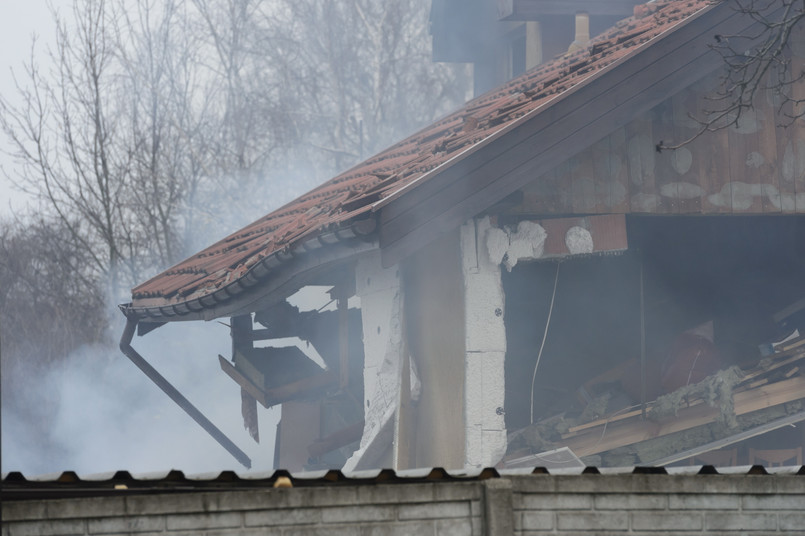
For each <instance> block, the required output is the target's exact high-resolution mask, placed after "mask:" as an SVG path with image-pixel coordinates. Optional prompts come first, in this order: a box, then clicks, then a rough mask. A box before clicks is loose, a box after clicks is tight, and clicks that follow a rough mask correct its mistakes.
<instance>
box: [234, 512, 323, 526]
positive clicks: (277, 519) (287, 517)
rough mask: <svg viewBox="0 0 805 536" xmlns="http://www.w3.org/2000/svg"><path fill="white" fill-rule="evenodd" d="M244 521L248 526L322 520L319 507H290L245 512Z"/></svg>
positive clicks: (300, 523) (308, 522)
mask: <svg viewBox="0 0 805 536" xmlns="http://www.w3.org/2000/svg"><path fill="white" fill-rule="evenodd" d="M243 521H244V524H245V525H246V526H247V527H258V526H259V527H274V526H277V525H304V524H308V525H309V524H313V523H318V522H319V521H321V510H319V509H318V508H289V509H287V510H264V511H261V512H244V514H243Z"/></svg>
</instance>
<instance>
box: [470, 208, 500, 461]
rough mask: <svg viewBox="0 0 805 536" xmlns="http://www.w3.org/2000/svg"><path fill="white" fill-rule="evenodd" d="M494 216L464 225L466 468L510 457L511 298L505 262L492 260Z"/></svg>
mask: <svg viewBox="0 0 805 536" xmlns="http://www.w3.org/2000/svg"><path fill="white" fill-rule="evenodd" d="M491 228H492V227H491V224H490V222H489V218H483V219H480V220H470V221H469V222H468V223H466V224H464V225H463V226H462V227H461V265H462V275H463V278H464V311H465V316H464V317H465V323H466V325H465V328H466V329H465V333H466V339H465V348H466V376H465V378H466V379H465V388H464V393H465V394H464V397H465V415H464V421H465V426H466V443H465V453H466V454H465V456H466V459H465V465H466V466H468V467H491V466H494V465H495V464H496V463H497V462H499V461H500V459H501V458H502V457H503V455H504V454H505V453H506V423H505V421H504V415H503V412H504V411H505V409H504V399H505V390H504V389H505V381H504V366H503V365H504V358H505V355H506V328H505V326H504V324H503V318H504V315H505V311H506V307H505V305H506V304H505V297H504V294H503V283H502V281H501V277H500V264H499V263H494V262H492V261H491V260H490V254H489V251H488V250H487V239H486V238H487V233H488V231H489V230H490V229H491Z"/></svg>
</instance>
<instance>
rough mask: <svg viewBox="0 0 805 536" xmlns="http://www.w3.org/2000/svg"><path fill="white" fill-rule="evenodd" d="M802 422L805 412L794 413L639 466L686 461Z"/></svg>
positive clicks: (656, 465) (657, 465)
mask: <svg viewBox="0 0 805 536" xmlns="http://www.w3.org/2000/svg"><path fill="white" fill-rule="evenodd" d="M804 420H805V411H801V412H799V413H794V414H793V415H787V416H785V417H783V418H781V419H775V420H773V421H771V422H767V423H765V424H762V425H760V426H755V427H753V428H750V429H749V430H744V431H743V432H740V433H737V434H734V435H731V436H729V437H725V438H723V439H719V440H716V441H712V442H710V443H705V444H704V445H699V446H698V447H696V448H693V449H688V450H684V451H682V452H677V453H676V454H672V455H671V456H667V457H665V458H660V459H658V460H653V461H650V462H647V463H643V462H641V464H643V465H649V466H654V467H660V466H663V465H668V464H669V463H674V462H678V461H681V460H686V459H688V458H691V457H693V456H696V455H697V454H702V453H705V452H709V451H711V450H716V449H721V448H724V447H728V446H730V445H734V444H735V443H740V442H741V441H746V440H747V439H751V438H753V437H757V436H759V435H762V434H766V433H769V432H771V431H773V430H777V429H778V428H783V427H784V426H793V425H794V424H796V423H799V422H802V421H804Z"/></svg>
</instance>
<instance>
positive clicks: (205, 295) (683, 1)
mask: <svg viewBox="0 0 805 536" xmlns="http://www.w3.org/2000/svg"><path fill="white" fill-rule="evenodd" d="M717 7H718V6H714V5H713V4H712V3H711V2H709V1H708V0H665V1H654V2H650V3H648V4H645V5H640V6H637V7H636V8H635V10H634V13H635V14H634V16H633V17H631V18H628V19H625V20H623V21H621V22H620V23H618V24H617V25H616V26H614V27H613V28H611V29H609V30H608V31H606V32H604V33H603V34H602V35H600V36H598V37H597V38H595V39H594V40H592V41H591V42H590V43H589V46H588V47H587V48H586V49H585V50H581V51H579V52H577V53H574V54H567V55H564V56H560V57H557V58H556V59H554V60H553V61H550V62H547V63H545V64H543V65H541V66H539V67H537V68H535V69H533V70H531V71H528V72H526V73H525V74H523V75H522V76H519V77H517V78H515V79H513V80H511V81H510V82H508V83H507V84H505V85H503V86H501V87H499V88H497V89H496V90H494V91H491V92H489V93H486V94H484V95H481V96H480V97H478V98H475V99H473V100H471V101H469V102H468V103H467V104H466V105H465V106H463V107H462V108H461V109H459V110H458V111H456V112H454V113H452V114H450V115H448V116H446V117H444V118H443V119H441V120H439V121H437V122H435V123H433V124H432V125H429V126H428V127H426V128H424V129H422V130H421V131H419V132H418V133H416V134H414V135H413V136H411V137H409V138H407V139H405V140H403V141H401V142H399V143H397V144H396V145H394V146H392V147H390V148H388V149H386V150H385V151H383V152H381V153H379V154H377V155H376V156H374V157H372V158H370V159H368V160H366V161H365V162H362V163H361V164H358V165H357V166H355V167H353V168H352V169H350V170H348V171H345V172H344V173H342V174H340V175H338V176H337V177H335V178H333V179H332V180H330V181H328V182H326V183H324V184H323V185H321V186H319V187H318V188H316V189H314V190H312V191H310V192H308V193H307V194H305V195H303V196H301V197H299V198H297V199H296V200H294V201H292V202H290V203H288V204H287V205H285V206H283V207H282V208H280V209H278V210H276V211H274V212H272V213H270V214H268V215H266V216H264V217H263V218H260V219H259V220H257V221H255V222H254V223H252V224H250V225H248V226H246V227H244V228H243V229H241V230H239V231H237V232H235V233H233V234H232V235H230V236H228V237H226V238H224V239H223V240H221V241H219V242H217V243H215V244H213V245H212V246H210V247H208V248H206V249H204V250H203V251H201V252H199V253H197V254H195V255H193V256H192V257H190V258H188V259H186V260H184V261H182V262H181V263H179V264H177V265H176V266H174V267H172V268H170V269H168V270H166V271H164V272H162V273H161V274H159V275H157V276H156V277H153V278H152V279H150V280H148V281H146V282H145V283H143V284H141V285H139V286H137V287H135V288H134V289H133V290H132V298H133V301H132V303H131V304H129V305H128V306H127V307H126V314H127V315H130V316H136V317H138V318H140V319H144V320H150V321H166V320H173V319H176V320H178V319H190V318H200V317H207V318H209V317H216V316H222V315H223V314H225V313H226V312H227V311H226V308H225V307H221V304H226V303H227V302H228V301H231V298H232V297H233V296H236V295H238V294H241V293H243V292H245V291H246V290H247V289H249V288H251V287H255V286H257V285H261V284H263V283H264V282H265V280H266V279H268V277H267V275H268V274H269V273H272V274H275V273H276V271H277V270H278V269H279V268H280V266H281V265H283V263H284V261H286V260H289V259H291V258H295V257H298V256H299V254H300V253H303V252H308V251H310V250H316V249H327V248H322V246H329V245H332V244H337V243H339V242H343V241H344V240H357V241H361V240H362V242H363V243H364V244H367V243H369V242H372V243H373V244H374V243H376V238H377V236H378V235H379V238H380V240H379V241H380V246H381V247H385V244H384V242H385V243H389V242H393V241H394V240H396V237H394V236H391V237H388V234H387V235H386V236H385V237H384V232H383V230H382V228H381V229H380V230H379V231H378V227H379V226H382V225H383V220H384V219H386V220H387V219H389V218H390V217H391V216H389V217H386V215H384V214H383V211H384V210H385V209H387V208H388V207H389V205H390V204H392V203H394V202H396V201H398V200H399V199H401V198H403V197H408V194H409V193H410V192H412V191H420V193H421V194H422V195H425V194H427V192H424V193H423V190H426V189H423V188H422V186H423V185H425V184H428V183H433V182H437V181H436V179H439V178H440V177H441V176H443V175H445V171H447V170H453V172H455V173H458V172H457V171H456V169H459V170H460V169H461V167H460V166H459V164H460V163H462V162H464V161H465V160H467V159H468V158H469V157H470V156H473V155H475V157H477V153H478V152H479V151H480V150H481V149H484V148H486V147H488V146H490V145H492V144H493V143H495V142H497V141H499V140H500V138H501V137H503V135H504V134H507V133H511V132H513V131H514V130H515V129H516V128H518V127H519V126H521V125H522V124H524V123H525V122H527V121H529V120H530V119H531V118H533V117H534V116H535V115H539V116H540V117H548V115H550V114H551V113H552V108H555V106H556V103H557V102H560V101H563V100H567V99H566V97H568V96H572V95H573V94H574V93H575V98H576V99H577V100H580V102H582V103H584V104H587V103H589V102H592V101H590V100H589V98H588V97H587V96H585V95H581V94H579V92H578V91H577V90H578V88H580V87H582V86H589V85H590V82H593V81H594V80H599V79H600V78H601V75H603V74H605V73H607V72H609V71H612V70H614V69H616V68H618V66H620V65H623V64H624V63H626V62H627V60H629V59H631V58H634V57H635V56H636V55H637V54H639V53H640V52H642V51H644V50H646V49H648V48H651V47H652V46H653V45H654V43H656V42H657V41H661V40H662V39H659V38H662V37H664V36H667V35H669V34H673V33H677V30H679V29H680V28H683V27H685V26H687V25H688V23H689V22H690V21H693V20H695V19H697V18H699V16H700V15H701V14H704V13H707V12H709V11H712V10H713V9H716V8H717ZM704 34H707V35H708V37H710V36H711V31H710V27H707V28H702V29H700V30H699V31H698V33H697V34H696V35H704ZM685 39H689V37H685ZM705 52H706V50H705ZM713 55H714V54H713ZM660 58H662V56H660ZM642 61H650V60H647V59H645V58H644V59H643V60H642ZM677 68H684V65H683V66H682V67H677ZM646 70H648V69H646ZM621 76H622V77H628V76H629V74H628V72H624V73H621ZM647 76H648V74H647ZM611 89H612V88H610V90H611ZM634 91H635V92H641V91H642V89H641V88H640V86H639V85H636V86H635V89H634ZM608 98H609V99H610V100H612V99H613V97H612V95H611V93H610V96H609V97H608ZM615 100H617V98H616V99H615ZM647 102H648V101H647ZM618 106H622V103H619V104H618ZM627 107H628V106H627ZM546 114H548V115H546ZM549 119H551V122H552V123H559V122H561V121H562V120H563V119H562V116H561V115H559V116H558V117H555V118H549ZM591 120H592V119H591ZM542 130H543V131H544V132H543V135H545V133H546V132H548V131H547V130H545V129H544V128H543V129H542ZM590 132H592V133H593V134H594V133H595V131H590ZM516 137H517V136H512V137H511V138H516ZM589 141H595V140H589ZM516 143H520V144H521V145H522V140H514V139H513V140H512V141H511V142H510V144H516ZM582 148H583V147H579V149H582ZM546 150H547V149H546ZM545 165H547V164H545ZM461 175H462V177H465V176H468V175H467V174H466V173H461ZM532 176H536V175H532ZM467 180H469V179H467ZM488 186H489V185H488V184H485V185H484V187H487V188H488ZM495 193H496V194H499V195H500V196H505V195H508V193H511V192H507V191H505V189H501V188H497V189H496V192H495ZM487 197H489V196H488V195H487ZM501 198H502V197H501ZM413 199H414V201H413V202H416V199H417V196H414V197H413ZM498 200H499V199H489V204H492V203H494V202H496V201H498ZM434 202H436V201H434ZM465 205H466V206H465V209H464V211H462V212H461V213H460V214H453V215H452V217H453V219H456V218H458V219H460V218H466V217H471V216H473V215H474V213H473V212H472V211H473V210H475V208H477V203H475V204H473V203H471V202H470V203H465ZM466 211H470V212H469V214H465V212H466ZM392 212H394V211H392ZM476 212H477V211H476ZM451 221H452V220H451ZM367 236H369V237H371V240H367V239H366V237H367ZM372 247H375V246H374V245H372ZM353 251H354V250H353ZM324 260H326V259H324ZM324 260H323V259H321V258H317V259H315V261H314V262H315V263H322V262H324ZM272 277H273V276H272Z"/></svg>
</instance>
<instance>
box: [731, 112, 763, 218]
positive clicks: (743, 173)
mask: <svg viewBox="0 0 805 536" xmlns="http://www.w3.org/2000/svg"><path fill="white" fill-rule="evenodd" d="M757 129H758V121H757V112H756V111H755V110H747V111H745V112H744V113H743V115H742V116H741V117H740V118H739V119H738V123H737V124H736V125H733V126H731V127H730V128H728V129H727V134H728V140H729V156H730V158H729V160H730V180H731V181H732V184H733V199H732V211H733V212H734V213H736V214H737V213H750V214H762V213H763V198H762V195H761V193H762V189H763V186H762V184H763V182H764V181H763V177H761V176H760V175H759V174H758V173H756V172H755V171H754V170H751V169H748V166H747V164H746V162H747V158H748V156H749V153H750V152H757V151H756V149H757V146H758V140H757V134H756V133H757Z"/></svg>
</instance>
